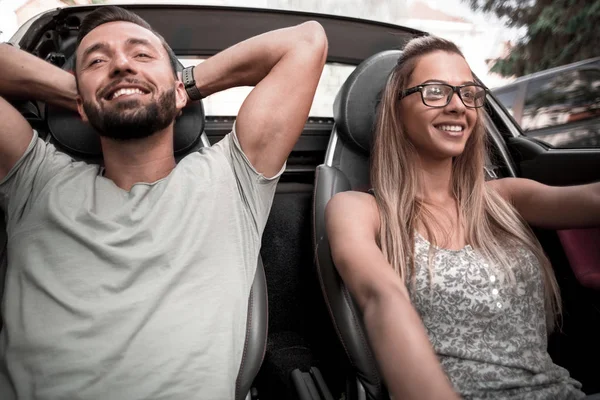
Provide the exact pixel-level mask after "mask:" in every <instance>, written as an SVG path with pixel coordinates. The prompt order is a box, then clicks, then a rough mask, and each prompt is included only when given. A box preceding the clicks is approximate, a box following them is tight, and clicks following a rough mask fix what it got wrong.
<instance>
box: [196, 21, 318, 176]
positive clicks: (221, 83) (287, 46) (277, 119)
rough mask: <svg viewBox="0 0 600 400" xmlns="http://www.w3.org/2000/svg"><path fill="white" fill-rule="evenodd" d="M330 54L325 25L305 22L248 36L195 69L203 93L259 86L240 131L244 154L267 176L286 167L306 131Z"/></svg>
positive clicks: (245, 108) (247, 104) (248, 101)
mask: <svg viewBox="0 0 600 400" xmlns="http://www.w3.org/2000/svg"><path fill="white" fill-rule="evenodd" d="M326 57H327V38H326V36H325V32H324V30H323V28H322V27H321V25H319V24H318V23H317V22H306V23H304V24H301V25H298V26H294V27H291V28H285V29H279V30H276V31H272V32H267V33H265V34H262V35H259V36H256V37H253V38H250V39H248V40H245V41H243V42H241V43H238V44H237V45H235V46H232V47H231V48H229V49H226V50H224V51H223V52H221V53H219V54H217V55H215V56H214V57H211V58H210V59H208V60H206V61H205V62H203V63H202V64H200V65H198V66H197V67H196V68H195V70H194V78H195V79H196V83H197V86H198V88H199V89H200V92H201V93H202V94H203V95H204V96H207V95H209V94H211V93H215V92H218V91H221V90H224V89H227V88H230V87H234V86H255V88H254V89H253V90H252V92H251V93H250V95H249V96H248V97H247V98H246V100H245V101H244V104H243V105H242V108H241V109H240V112H239V114H238V117H237V122H236V129H237V135H238V138H239V141H240V144H241V145H242V149H243V150H244V153H245V154H246V156H248V159H249V160H250V162H251V163H252V165H253V166H254V168H256V170H257V171H258V172H260V173H262V174H264V175H265V176H273V175H275V174H276V173H277V172H278V171H279V170H280V169H281V166H282V165H283V163H284V162H285V160H286V159H287V157H288V155H289V153H290V152H291V150H292V148H293V147H294V144H295V143H296V141H297V140H298V138H299V136H300V134H301V133H302V130H303V128H304V124H305V123H306V119H307V118H308V113H309V111H310V107H311V105H312V101H313V97H314V94H315V91H316V88H317V84H318V82H319V79H320V77H321V72H322V71H323V66H324V64H325V60H326Z"/></svg>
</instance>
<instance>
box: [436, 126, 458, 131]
mask: <svg viewBox="0 0 600 400" xmlns="http://www.w3.org/2000/svg"><path fill="white" fill-rule="evenodd" d="M437 128H438V129H439V130H441V131H449V132H462V130H463V127H462V126H460V125H439V126H438V127H437Z"/></svg>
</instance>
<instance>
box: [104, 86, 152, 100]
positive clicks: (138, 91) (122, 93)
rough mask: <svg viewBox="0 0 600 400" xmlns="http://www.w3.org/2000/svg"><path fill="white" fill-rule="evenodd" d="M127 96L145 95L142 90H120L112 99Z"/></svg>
mask: <svg viewBox="0 0 600 400" xmlns="http://www.w3.org/2000/svg"><path fill="white" fill-rule="evenodd" d="M125 94H144V92H142V91H141V90H140V89H128V88H124V89H119V90H117V91H116V92H114V93H113V95H112V99H116V98H117V97H120V96H123V95H125Z"/></svg>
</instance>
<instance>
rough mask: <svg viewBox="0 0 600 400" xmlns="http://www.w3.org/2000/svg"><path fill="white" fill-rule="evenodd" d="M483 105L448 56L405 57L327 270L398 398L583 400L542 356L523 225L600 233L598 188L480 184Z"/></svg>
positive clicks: (548, 280) (417, 48) (545, 307)
mask: <svg viewBox="0 0 600 400" xmlns="http://www.w3.org/2000/svg"><path fill="white" fill-rule="evenodd" d="M484 99H485V90H484V89H483V88H482V87H481V86H479V85H477V84H476V83H475V82H474V78H473V75H472V73H471V70H470V68H469V66H468V65H467V62H466V61H465V59H464V57H463V55H462V54H461V52H460V50H459V49H458V48H457V47H456V45H454V44H453V43H451V42H448V41H445V40H442V39H439V38H434V37H423V38H418V39H414V40H413V41H411V42H409V43H408V44H407V46H406V48H405V49H404V50H403V53H402V55H401V57H400V59H399V60H398V65H397V66H396V68H395V69H394V70H393V72H392V73H391V75H390V77H389V79H388V81H387V84H386V87H385V90H384V92H383V98H382V101H381V104H380V107H379V111H378V117H377V124H376V129H375V133H374V135H375V137H374V145H373V149H372V154H371V163H372V165H371V183H372V185H373V189H372V191H371V193H360V192H344V193H340V194H337V195H336V196H335V197H334V198H333V199H332V200H331V201H330V202H329V204H328V206H327V209H326V225H327V231H328V235H329V239H330V245H331V250H332V255H333V259H334V262H335V265H336V267H337V269H338V271H339V273H340V275H341V276H342V278H343V280H344V282H345V283H346V285H347V287H348V288H349V290H350V292H351V293H352V295H353V297H354V299H355V300H356V301H357V303H358V305H359V307H360V308H361V310H362V312H363V318H364V323H365V326H366V329H367V332H368V336H369V340H370V344H371V346H372V348H373V351H374V352H375V355H376V357H377V359H378V363H379V366H380V368H381V371H382V373H383V375H384V379H385V381H386V383H387V387H388V389H389V391H390V393H391V395H392V396H393V397H394V398H396V399H419V400H423V399H455V398H458V397H464V398H469V399H484V398H486V399H487V398H490V399H492V398H493V399H528V400H529V399H580V398H584V397H585V395H584V393H583V392H582V391H581V390H580V388H581V385H580V384H579V382H577V381H575V380H573V379H571V378H570V377H569V374H568V372H567V371H566V370H565V369H563V368H561V367H559V366H557V365H555V364H553V362H552V360H551V358H550V356H549V355H548V353H547V349H546V348H547V334H548V332H549V331H551V330H552V329H553V325H554V323H555V321H556V317H558V316H559V315H560V304H561V302H560V295H559V291H558V286H557V283H556V280H555V277H554V274H553V270H552V266H551V265H550V263H549V261H548V259H547V258H546V256H545V255H544V252H543V251H542V249H541V247H540V244H539V243H538V241H537V239H536V238H535V236H534V235H533V234H532V232H531V230H530V229H529V227H528V223H529V224H531V225H535V226H540V227H546V228H554V229H558V228H567V227H584V226H596V225H599V226H600V183H596V184H589V185H583V186H578V187H560V188H559V187H549V186H545V185H543V184H540V183H537V182H534V181H530V180H525V179H517V178H507V179H500V180H496V181H490V182H487V183H486V182H485V181H484V175H483V171H484V160H485V152H486V148H485V130H484V127H483V122H482V118H481V110H480V107H481V106H483V102H484Z"/></svg>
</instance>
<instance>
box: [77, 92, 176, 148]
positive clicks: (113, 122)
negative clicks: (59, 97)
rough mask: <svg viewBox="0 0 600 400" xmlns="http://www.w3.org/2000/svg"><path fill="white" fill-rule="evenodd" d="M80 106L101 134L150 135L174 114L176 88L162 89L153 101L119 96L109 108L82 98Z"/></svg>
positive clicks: (120, 137) (121, 137) (129, 137)
mask: <svg viewBox="0 0 600 400" xmlns="http://www.w3.org/2000/svg"><path fill="white" fill-rule="evenodd" d="M83 109H84V110H85V113H86V115H87V117H88V120H89V122H90V125H92V126H93V127H94V128H95V129H96V131H98V133H99V134H100V136H103V137H106V138H109V139H116V140H133V139H143V138H146V137H149V136H151V135H153V134H155V133H156V132H158V131H160V130H163V129H165V128H166V127H168V126H169V125H170V124H171V123H172V122H173V121H174V120H175V117H176V116H177V113H178V110H177V108H176V107H175V88H172V89H169V90H167V91H166V92H164V93H162V94H161V95H160V96H159V97H158V99H157V100H156V101H153V102H151V103H150V104H146V105H141V104H140V101H139V100H137V99H134V100H121V101H120V102H118V103H117V104H116V105H115V106H113V107H111V108H110V109H108V110H101V109H100V107H99V106H98V105H96V104H93V103H92V102H89V101H84V102H83Z"/></svg>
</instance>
